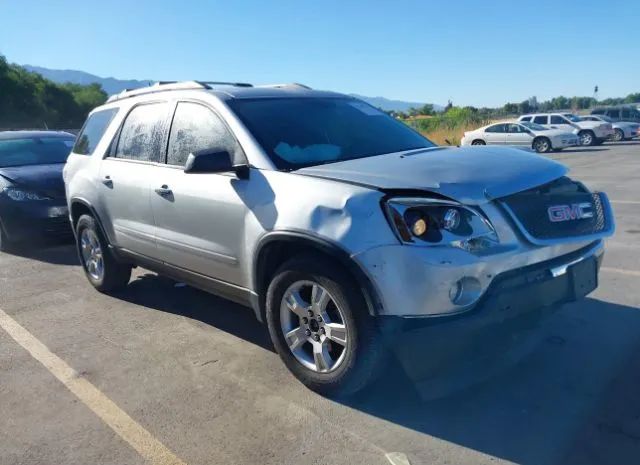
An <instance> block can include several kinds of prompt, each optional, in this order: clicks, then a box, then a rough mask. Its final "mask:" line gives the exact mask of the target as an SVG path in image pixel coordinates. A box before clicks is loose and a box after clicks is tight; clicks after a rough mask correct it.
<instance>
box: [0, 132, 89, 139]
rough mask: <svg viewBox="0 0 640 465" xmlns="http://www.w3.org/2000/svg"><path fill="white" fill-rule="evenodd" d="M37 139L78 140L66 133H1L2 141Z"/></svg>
mask: <svg viewBox="0 0 640 465" xmlns="http://www.w3.org/2000/svg"><path fill="white" fill-rule="evenodd" d="M36 137H59V138H61V139H67V138H73V139H75V138H76V136H75V135H74V134H71V133H70V132H64V131H0V140H8V139H33V138H36Z"/></svg>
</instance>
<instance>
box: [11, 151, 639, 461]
mask: <svg viewBox="0 0 640 465" xmlns="http://www.w3.org/2000/svg"><path fill="white" fill-rule="evenodd" d="M552 157H553V158H555V159H558V160H560V161H562V162H563V163H565V164H567V165H568V166H569V167H570V168H571V173H570V175H572V176H574V177H576V178H578V179H581V180H583V181H584V182H585V183H586V184H587V185H588V186H589V187H590V188H592V189H597V190H604V191H606V192H607V193H608V194H609V197H610V199H611V200H612V205H613V208H614V211H615V214H616V220H617V232H616V234H615V236H614V237H613V238H612V239H610V240H609V241H608V248H607V252H606V255H605V261H604V265H603V269H602V272H601V275H600V287H599V288H598V290H597V291H596V292H594V293H593V294H592V295H590V296H589V297H588V298H587V299H585V300H583V301H580V302H577V303H575V304H572V305H569V306H567V307H565V308H564V309H563V310H562V311H561V312H560V313H557V314H555V315H554V316H553V317H552V318H551V319H549V320H548V321H546V322H545V324H544V325H543V327H541V328H540V329H539V334H538V336H539V338H538V339H537V342H536V344H535V345H534V346H532V347H531V349H530V350H529V351H528V352H527V353H526V354H525V355H524V356H523V357H522V358H521V359H519V360H518V361H517V362H514V364H512V365H510V366H508V367H506V368H504V369H503V370H501V371H500V372H498V373H496V374H495V375H494V376H492V377H491V378H490V379H488V380H485V381H483V382H481V383H480V384H475V385H472V386H469V387H467V388H466V389H463V390H458V391H455V392H451V393H450V394H448V395H445V396H444V397H442V398H438V399H435V400H434V399H429V398H427V397H426V396H424V395H422V393H421V392H420V389H419V388H417V387H416V385H415V384H414V383H412V382H411V381H410V380H408V379H406V377H404V376H403V374H402V372H401V371H400V370H398V369H397V368H396V369H391V370H390V371H389V372H388V373H387V374H386V376H385V377H384V378H383V379H382V380H381V381H380V382H379V383H378V384H377V385H376V386H374V387H372V388H371V389H370V390H368V391H367V392H365V393H363V394H362V395H359V396H358V397H356V398H354V399H351V400H348V401H346V400H344V401H335V400H329V399H326V398H323V397H320V396H318V395H316V394H314V393H312V392H310V391H308V390H306V389H305V388H303V387H302V385H301V384H299V383H298V382H297V381H295V379H294V378H293V377H292V376H291V375H290V374H289V373H288V372H287V371H286V369H285V367H284V365H283V364H282V363H281V362H280V360H279V358H278V357H277V355H276V354H275V353H274V351H273V349H272V347H271V344H270V342H269V338H268V334H267V331H266V329H265V328H263V327H262V326H261V325H260V324H259V323H258V322H256V321H255V319H254V318H253V314H252V311H251V310H249V309H245V308H243V307H239V306H237V305H235V304H232V303H230V302H228V301H225V300H222V299H220V298H217V297H214V296H211V295H208V294H205V293H203V292H200V291H197V290H194V289H192V288H189V287H181V286H176V285H175V283H174V282H172V281H170V280H168V279H164V278H161V277H158V276H157V275H155V274H153V273H150V272H147V271H145V270H141V269H137V270H136V271H135V274H134V277H133V279H132V282H131V283H130V285H129V287H128V289H127V290H126V291H124V292H122V293H121V294H119V295H117V296H107V295H102V294H99V293H97V292H96V291H94V290H93V288H91V287H90V285H89V284H88V283H87V282H86V280H85V278H84V276H83V273H82V270H81V269H80V267H79V265H78V263H77V260H76V257H75V253H74V250H73V247H72V246H71V245H69V244H59V245H55V246H50V247H43V248H38V249H33V250H29V251H28V252H24V253H21V254H12V255H10V254H1V253H0V310H1V311H0V323H1V324H0V326H2V329H0V464H7V465H17V464H29V465H31V464H34V465H35V464H44V463H47V464H56V465H66V464H89V463H101V464H120V465H121V464H142V463H157V464H169V463H176V464H177V463H188V464H194V465H195V464H254V463H259V464H349V465H357V464H388V463H390V460H389V458H388V457H387V455H388V454H394V455H391V456H390V457H395V462H394V463H411V464H425V465H426V464H446V463H448V464H474V465H475V464H485V463H487V464H488V463H492V464H493V463H511V462H513V463H521V464H537V465H540V464H561V463H562V464H564V463H569V464H591V463H592V464H602V463H611V464H627V463H637V462H638V457H640V399H639V397H638V395H637V393H638V388H637V386H638V385H639V384H640V183H639V182H638V180H639V179H640V142H638V141H634V142H625V143H621V144H605V145H603V146H599V147H592V148H579V149H575V150H566V151H564V152H562V153H558V154H553V155H552ZM18 325H19V326H18ZM10 334H11V335H10ZM16 335H18V336H19V339H20V341H21V343H18V341H16V339H15V336H16ZM425 356H428V354H425ZM405 459H406V460H407V462H403V460H405Z"/></svg>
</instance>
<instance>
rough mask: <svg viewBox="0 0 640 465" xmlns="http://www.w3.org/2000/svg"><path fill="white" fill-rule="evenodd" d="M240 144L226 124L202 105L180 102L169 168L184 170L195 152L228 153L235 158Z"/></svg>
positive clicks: (173, 127) (174, 121)
mask: <svg viewBox="0 0 640 465" xmlns="http://www.w3.org/2000/svg"><path fill="white" fill-rule="evenodd" d="M236 148H237V144H236V140H235V138H234V137H233V135H232V134H231V133H230V132H229V130H228V129H227V127H226V126H225V124H224V123H223V122H222V120H221V119H220V118H219V117H218V116H217V115H216V114H215V113H213V112H212V111H211V110H210V109H208V108H207V107H205V106H203V105H200V104H198V103H192V102H179V103H178V106H177V107H176V112H175V115H174V117H173V123H172V124H171V132H170V134H169V149H168V151H167V164H169V165H177V166H184V164H185V163H186V161H187V157H188V156H189V154H190V153H192V152H197V151H200V150H212V151H219V152H222V151H227V152H229V154H231V155H232V156H233V154H234V153H235V151H236Z"/></svg>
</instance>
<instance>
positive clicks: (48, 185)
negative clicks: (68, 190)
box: [0, 163, 65, 198]
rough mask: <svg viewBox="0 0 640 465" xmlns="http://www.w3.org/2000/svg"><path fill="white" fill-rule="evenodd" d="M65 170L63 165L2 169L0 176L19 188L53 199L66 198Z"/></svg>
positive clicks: (0, 169)
mask: <svg viewBox="0 0 640 465" xmlns="http://www.w3.org/2000/svg"><path fill="white" fill-rule="evenodd" d="M63 168H64V164H62V163H55V164H51V165H27V166H11V167H7V168H1V167H0V176H2V177H4V178H6V179H8V180H9V181H11V182H12V183H13V184H15V185H16V186H18V187H22V188H24V189H28V190H31V191H35V192H40V193H42V194H45V195H47V196H48V197H52V198H64V196H65V193H64V181H63V179H62V169H63Z"/></svg>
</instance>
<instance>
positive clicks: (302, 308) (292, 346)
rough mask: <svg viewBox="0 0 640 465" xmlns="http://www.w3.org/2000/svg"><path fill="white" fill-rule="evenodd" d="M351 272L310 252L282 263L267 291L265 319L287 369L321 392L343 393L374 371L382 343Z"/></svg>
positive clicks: (381, 355)
mask: <svg viewBox="0 0 640 465" xmlns="http://www.w3.org/2000/svg"><path fill="white" fill-rule="evenodd" d="M352 281H353V280H352V279H351V277H350V276H349V275H348V274H347V273H345V272H344V271H342V270H341V269H339V268H338V267H337V266H336V265H335V264H333V263H330V262H329V261H327V260H325V259H323V258H322V257H315V256H311V255H304V256H300V257H298V258H294V259H292V260H290V261H288V262H286V263H285V264H284V265H283V266H282V267H280V269H279V270H278V271H277V272H276V275H275V277H274V278H273V281H272V282H271V284H270V285H269V289H268V291H267V302H266V303H267V324H268V326H269V333H270V335H271V339H272V341H273V344H274V346H275V348H276V350H277V352H278V354H279V355H280V357H281V359H282V361H283V362H284V364H285V365H286V366H287V368H288V369H289V370H290V371H291V373H293V374H294V375H295V376H296V378H298V379H299V380H300V381H301V382H302V383H303V384H305V385H306V386H307V387H309V388H310V389H312V390H314V391H317V392H319V393H321V394H329V395H330V394H342V395H349V394H353V393H355V392H356V391H358V390H360V389H362V388H363V387H365V386H366V385H367V384H368V383H369V382H371V381H373V380H374V379H375V378H376V376H377V375H378V373H379V371H380V368H381V366H382V361H383V358H384V353H385V350H384V347H383V346H384V344H383V343H382V340H381V336H380V334H379V333H378V331H377V326H376V324H375V320H374V319H373V318H372V317H371V316H370V315H369V313H368V311H367V308H366V304H365V301H364V298H363V296H362V294H361V293H360V291H359V288H358V286H357V285H355V283H353V282H352Z"/></svg>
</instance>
